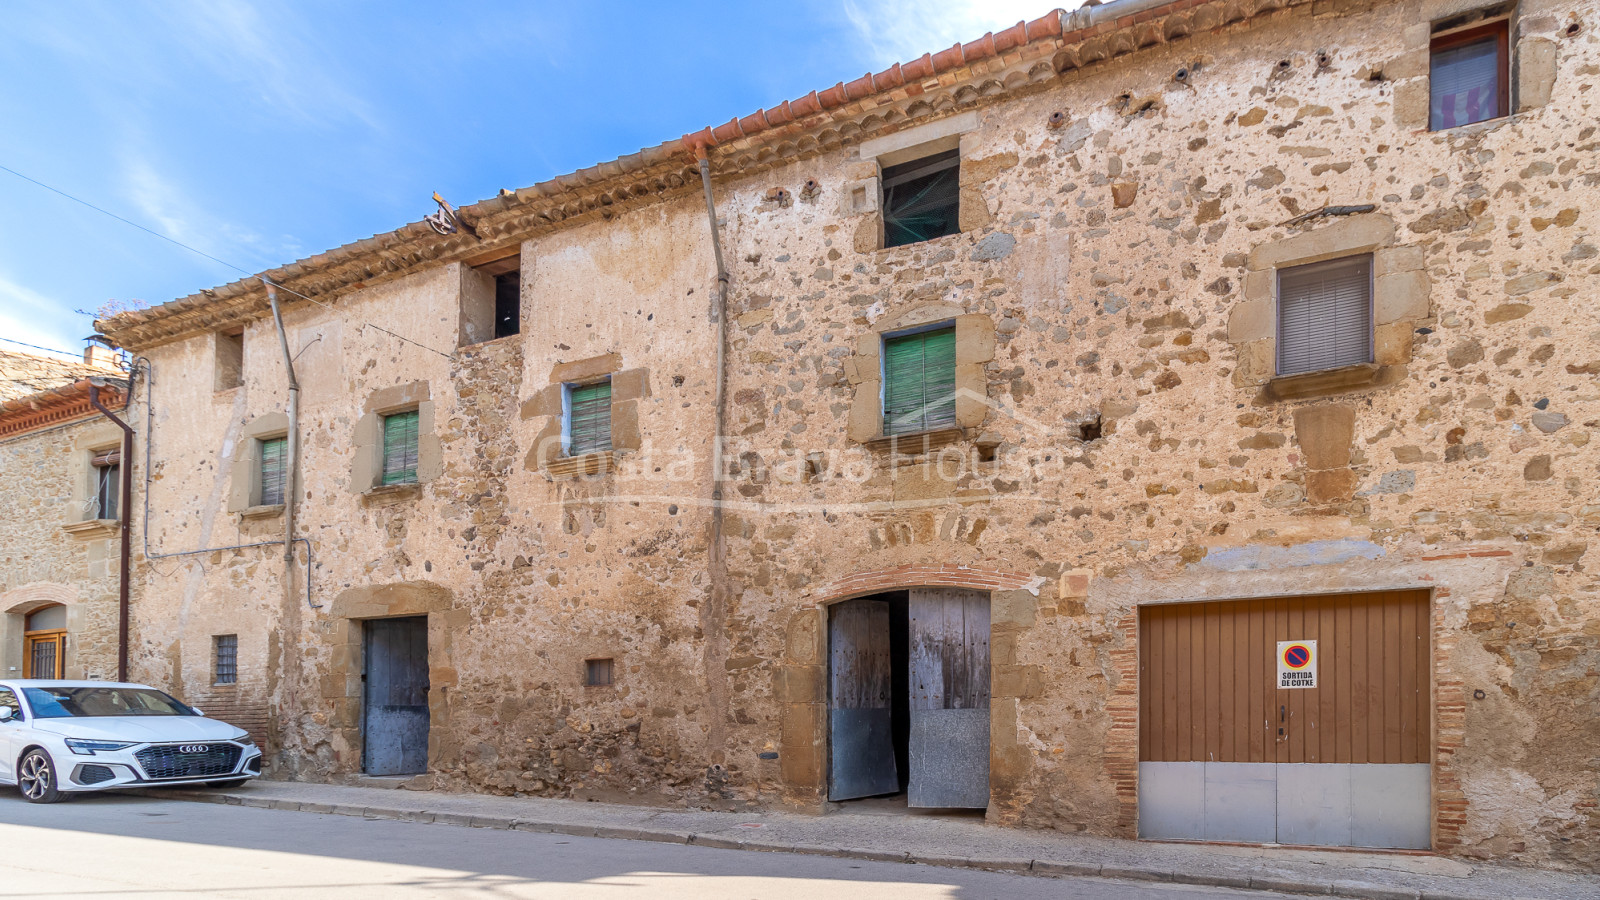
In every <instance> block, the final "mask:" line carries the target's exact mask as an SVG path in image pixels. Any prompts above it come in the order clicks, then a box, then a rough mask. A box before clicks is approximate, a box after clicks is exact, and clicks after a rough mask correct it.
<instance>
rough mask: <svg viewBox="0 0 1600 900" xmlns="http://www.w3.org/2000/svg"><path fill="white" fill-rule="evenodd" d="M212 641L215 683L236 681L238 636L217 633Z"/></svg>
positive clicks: (237, 675)
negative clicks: (214, 658) (214, 659)
mask: <svg viewBox="0 0 1600 900" xmlns="http://www.w3.org/2000/svg"><path fill="white" fill-rule="evenodd" d="M212 642H213V645H214V647H215V648H216V654H215V655H216V683H217V684H234V683H236V682H237V681H238V680H239V636H238V635H236V634H219V635H216V636H215V637H213V638H212Z"/></svg>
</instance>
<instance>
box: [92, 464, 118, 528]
mask: <svg viewBox="0 0 1600 900" xmlns="http://www.w3.org/2000/svg"><path fill="white" fill-rule="evenodd" d="M89 464H90V468H92V469H93V470H94V472H93V478H94V496H92V497H90V498H89V509H88V516H87V518H90V519H115V518H116V517H117V501H118V498H119V496H120V489H121V486H122V451H121V450H100V451H97V452H96V453H95V454H94V455H93V456H92V457H90V459H89Z"/></svg>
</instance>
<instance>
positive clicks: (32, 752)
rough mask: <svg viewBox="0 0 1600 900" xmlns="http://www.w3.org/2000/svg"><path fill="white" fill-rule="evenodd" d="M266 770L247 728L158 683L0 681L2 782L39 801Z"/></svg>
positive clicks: (231, 780)
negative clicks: (180, 698) (163, 689)
mask: <svg viewBox="0 0 1600 900" xmlns="http://www.w3.org/2000/svg"><path fill="white" fill-rule="evenodd" d="M260 774H261V750H260V749H259V748H258V747H256V745H255V742H254V741H252V740H251V739H250V735H249V734H248V733H246V732H245V731H244V730H242V729H240V728H236V727H234V726H232V725H229V724H227V723H226V722H219V721H217V720H216V719H207V718H205V717H204V716H202V715H201V714H200V710H198V709H193V708H191V707H188V706H185V705H184V704H182V703H179V702H178V701H177V700H174V699H173V698H172V697H170V696H168V695H167V694H165V693H163V692H161V691H158V690H156V689H155V688H153V687H148V686H146V685H142V684H116V683H110V682H104V681H0V784H14V785H16V786H17V787H18V788H19V789H20V790H21V791H22V796H24V797H26V798H28V800H29V801H31V802H33V803H54V802H56V801H57V800H64V799H66V797H67V795H68V794H72V793H78V792H82V791H104V790H112V789H116V788H129V787H160V786H164V785H170V784H215V785H219V786H224V785H225V786H234V785H238V784H242V783H244V782H245V781H246V780H248V779H251V778H255V777H257V776H259V775H260Z"/></svg>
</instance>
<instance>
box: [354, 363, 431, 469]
mask: <svg viewBox="0 0 1600 900" xmlns="http://www.w3.org/2000/svg"><path fill="white" fill-rule="evenodd" d="M411 410H416V411H417V480H416V481H413V482H406V483H405V484H387V485H386V484H384V483H383V418H384V416H388V415H393V414H395V413H401V412H409V411H411ZM353 437H354V440H355V453H354V454H353V455H352V457H351V463H350V490H351V492H353V493H355V494H357V495H360V496H363V497H380V496H387V495H391V494H399V495H415V494H417V493H419V492H420V491H421V489H422V486H423V485H425V484H427V483H428V482H430V481H432V480H434V479H435V478H438V477H439V475H440V474H442V473H443V471H444V451H443V447H442V445H441V443H440V441H439V435H438V433H437V432H436V431H435V430H434V401H433V397H432V394H431V393H430V387H429V384H428V382H426V381H413V382H410V383H408V384H397V385H394V386H393V387H387V388H383V389H382V390H378V391H374V392H372V393H371V394H369V395H368V396H367V399H366V402H365V403H363V404H362V406H361V418H359V419H357V420H356V425H355V433H354V435H353Z"/></svg>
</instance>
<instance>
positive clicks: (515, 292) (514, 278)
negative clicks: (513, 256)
mask: <svg viewBox="0 0 1600 900" xmlns="http://www.w3.org/2000/svg"><path fill="white" fill-rule="evenodd" d="M521 330H522V272H521V270H518V269H513V270H512V271H510V272H503V273H501V274H499V275H496V276H495V277H494V336H495V337H497V338H503V337H510V336H511V335H513V334H517V333H518V332H520V331H521Z"/></svg>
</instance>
